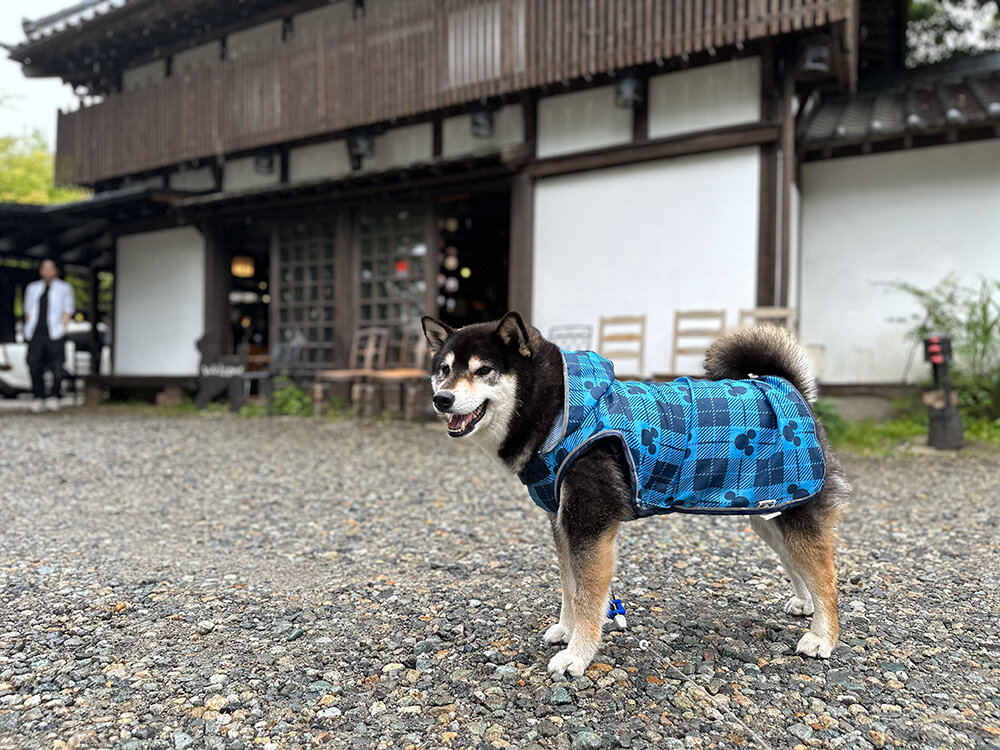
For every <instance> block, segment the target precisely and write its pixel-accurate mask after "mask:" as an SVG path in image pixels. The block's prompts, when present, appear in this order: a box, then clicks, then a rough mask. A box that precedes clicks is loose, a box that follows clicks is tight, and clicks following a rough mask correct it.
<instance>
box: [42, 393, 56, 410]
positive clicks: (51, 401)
mask: <svg viewBox="0 0 1000 750" xmlns="http://www.w3.org/2000/svg"><path fill="white" fill-rule="evenodd" d="M45 408H46V409H48V410H49V411H59V399H57V398H56V397H55V396H51V397H50V398H47V399H45Z"/></svg>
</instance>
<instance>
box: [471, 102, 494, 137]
mask: <svg viewBox="0 0 1000 750" xmlns="http://www.w3.org/2000/svg"><path fill="white" fill-rule="evenodd" d="M469 129H470V130H471V131H472V137H473V138H492V137H493V110H492V109H490V108H489V107H486V106H485V105H484V106H479V107H476V108H475V109H473V110H472V113H471V119H470V122H469Z"/></svg>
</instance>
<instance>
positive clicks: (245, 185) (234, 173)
mask: <svg viewBox="0 0 1000 750" xmlns="http://www.w3.org/2000/svg"><path fill="white" fill-rule="evenodd" d="M279 182H281V155H280V154H275V155H274V170H273V171H272V172H271V174H261V173H259V172H257V170H256V169H255V168H254V157H252V156H245V157H243V158H241V159H231V160H230V161H227V162H226V163H225V164H224V165H223V167H222V189H223V190H247V189H249V188H258V187H267V186H268V185H277V184H278V183H279Z"/></svg>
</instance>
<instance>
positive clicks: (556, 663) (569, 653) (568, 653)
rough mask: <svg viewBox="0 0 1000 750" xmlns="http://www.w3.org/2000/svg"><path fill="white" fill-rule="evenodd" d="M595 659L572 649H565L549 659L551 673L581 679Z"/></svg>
mask: <svg viewBox="0 0 1000 750" xmlns="http://www.w3.org/2000/svg"><path fill="white" fill-rule="evenodd" d="M591 658H593V657H590V658H588V657H586V656H584V655H583V654H580V653H578V652H576V651H573V650H572V649H568V648H564V649H563V650H562V651H560V652H559V653H558V654H556V655H555V656H553V657H552V658H551V659H549V671H550V672H554V673H559V674H569V675H571V676H573V677H579V676H580V675H582V674H583V673H584V671H586V669H587V667H589V666H590V661H591Z"/></svg>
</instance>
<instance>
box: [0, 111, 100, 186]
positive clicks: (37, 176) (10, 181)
mask: <svg viewBox="0 0 1000 750" xmlns="http://www.w3.org/2000/svg"><path fill="white" fill-rule="evenodd" d="M2 103H3V102H2V100H0V105H2ZM89 195H90V193H88V192H87V191H86V190H79V189H76V188H60V187H56V184H55V160H54V158H53V156H52V153H51V152H50V151H49V148H48V145H47V144H46V143H45V139H44V138H43V137H42V134H41V133H39V132H37V131H36V132H34V133H31V134H30V135H4V136H0V203H32V204H38V205H46V204H50V203H67V202H69V201H78V200H84V199H85V198H87V197H88V196H89Z"/></svg>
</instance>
